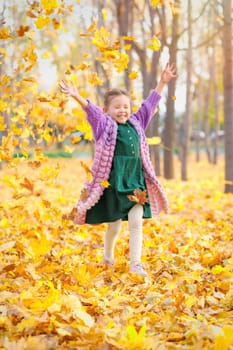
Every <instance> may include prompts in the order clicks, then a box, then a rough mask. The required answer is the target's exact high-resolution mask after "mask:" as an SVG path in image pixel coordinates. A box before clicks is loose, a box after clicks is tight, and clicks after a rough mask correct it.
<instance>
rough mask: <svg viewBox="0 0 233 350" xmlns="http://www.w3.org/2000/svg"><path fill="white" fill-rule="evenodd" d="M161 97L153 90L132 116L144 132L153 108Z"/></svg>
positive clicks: (152, 113) (153, 110)
mask: <svg viewBox="0 0 233 350" xmlns="http://www.w3.org/2000/svg"><path fill="white" fill-rule="evenodd" d="M160 99H161V96H160V95H159V94H158V93H157V92H156V91H155V90H153V91H152V92H151V93H150V95H149V96H148V97H147V98H146V99H145V100H144V101H143V103H142V105H141V107H140V109H139V110H138V111H137V112H136V113H134V114H133V116H134V117H136V119H137V120H138V121H139V122H140V124H141V126H142V128H143V129H144V130H145V129H146V128H147V126H148V124H149V122H150V120H151V118H152V117H153V115H154V112H155V108H156V106H157V105H158V103H159V101H160Z"/></svg>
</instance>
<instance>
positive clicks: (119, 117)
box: [104, 95, 131, 124]
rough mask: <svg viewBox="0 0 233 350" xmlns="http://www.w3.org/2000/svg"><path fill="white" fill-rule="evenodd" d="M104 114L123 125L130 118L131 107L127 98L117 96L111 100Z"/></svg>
mask: <svg viewBox="0 0 233 350" xmlns="http://www.w3.org/2000/svg"><path fill="white" fill-rule="evenodd" d="M104 112H105V113H107V114H108V115H110V117H111V118H113V119H114V120H115V121H116V122H117V123H119V124H125V123H126V122H127V120H128V119H129V117H130V112H131V107H130V99H129V97H128V96H125V95H119V96H115V97H113V98H112V99H111V101H110V102H109V104H108V106H107V107H105V108H104Z"/></svg>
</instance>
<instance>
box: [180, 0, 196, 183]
mask: <svg viewBox="0 0 233 350" xmlns="http://www.w3.org/2000/svg"><path fill="white" fill-rule="evenodd" d="M187 14H188V18H187V20H188V21H187V22H188V49H187V52H186V66H187V77H186V105H185V113H184V117H183V121H182V130H183V135H182V141H181V179H182V180H183V181H186V180H188V174H187V172H188V170H187V166H188V164H187V163H188V151H189V140H190V130H191V121H192V65H193V63H192V1H191V0H188V9H187Z"/></svg>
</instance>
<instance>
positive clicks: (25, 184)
mask: <svg viewBox="0 0 233 350" xmlns="http://www.w3.org/2000/svg"><path fill="white" fill-rule="evenodd" d="M20 185H21V186H22V187H24V188H26V189H27V190H28V191H30V192H33V191H34V185H33V183H32V182H31V181H30V180H28V179H27V178H26V177H25V178H24V182H21V183H20Z"/></svg>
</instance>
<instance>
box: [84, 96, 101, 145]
mask: <svg viewBox="0 0 233 350" xmlns="http://www.w3.org/2000/svg"><path fill="white" fill-rule="evenodd" d="M87 101H88V105H87V107H85V108H84V110H85V112H86V117H87V121H88V123H89V124H90V125H91V128H92V131H93V135H94V138H95V141H98V139H99V138H100V136H101V135H102V133H103V131H104V129H105V126H106V122H107V115H106V114H104V113H103V111H102V109H101V108H100V107H99V106H96V105H94V104H93V103H92V102H91V101H89V100H87Z"/></svg>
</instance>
